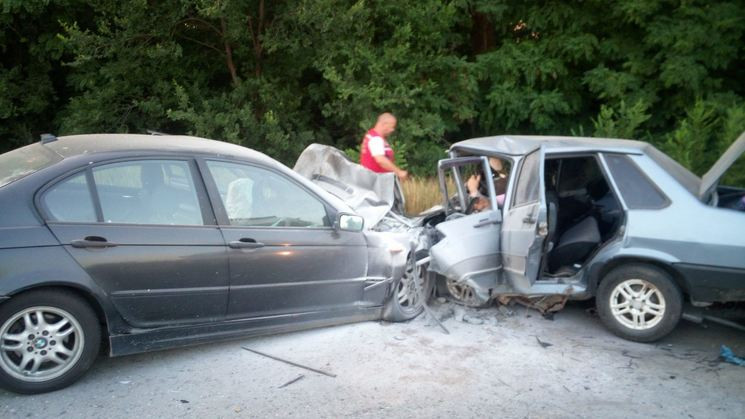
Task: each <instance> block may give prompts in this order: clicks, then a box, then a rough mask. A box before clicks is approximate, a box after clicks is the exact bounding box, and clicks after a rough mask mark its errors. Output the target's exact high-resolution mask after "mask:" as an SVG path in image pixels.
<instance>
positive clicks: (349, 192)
mask: <svg viewBox="0 0 745 419" xmlns="http://www.w3.org/2000/svg"><path fill="white" fill-rule="evenodd" d="M293 170H294V171H295V172H297V173H299V174H300V175H302V176H304V177H306V178H308V179H310V180H311V181H312V182H313V183H315V184H316V185H318V186H320V187H321V188H323V189H324V190H326V191H328V192H329V193H331V194H333V195H335V196H337V197H338V198H339V199H341V200H342V201H344V202H345V203H347V205H349V206H350V207H352V209H354V211H355V212H356V213H357V214H358V215H360V216H362V217H363V218H364V219H365V226H366V228H372V227H373V226H375V225H377V224H378V222H380V221H381V220H382V219H383V218H384V217H385V216H386V214H388V212H389V211H391V209H393V208H394V206H396V207H398V205H397V199H396V194H397V192H396V189H397V187H396V176H395V175H394V174H393V173H375V172H373V171H371V170H368V169H366V168H364V167H362V166H360V165H359V164H357V163H354V162H352V161H351V160H349V158H347V156H346V154H344V153H343V152H341V151H339V150H337V149H335V148H334V147H330V146H326V145H322V144H311V145H309V146H308V147H307V148H306V149H305V150H303V152H302V153H301V154H300V157H298V159H297V161H296V162H295V167H294V168H293Z"/></svg>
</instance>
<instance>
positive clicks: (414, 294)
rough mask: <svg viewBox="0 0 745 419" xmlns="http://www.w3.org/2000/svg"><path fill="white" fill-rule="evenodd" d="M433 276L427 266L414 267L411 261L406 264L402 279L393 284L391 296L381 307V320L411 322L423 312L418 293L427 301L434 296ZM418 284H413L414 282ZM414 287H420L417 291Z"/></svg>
mask: <svg viewBox="0 0 745 419" xmlns="http://www.w3.org/2000/svg"><path fill="white" fill-rule="evenodd" d="M433 276H434V274H433V273H432V272H429V271H428V270H427V265H421V266H414V263H413V261H412V260H411V259H409V262H408V263H407V266H406V269H405V271H404V275H403V277H402V278H401V279H400V280H399V281H397V282H396V283H395V288H394V290H393V294H392V295H391V296H390V298H389V299H388V302H387V303H386V304H385V305H384V306H383V320H387V321H390V322H402V321H406V320H411V319H413V318H414V317H416V316H418V315H420V314H421V313H422V311H424V304H423V302H422V299H421V296H420V292H422V293H424V295H425V296H426V297H425V298H426V299H427V300H429V299H430V298H431V297H432V295H433V294H434V278H433ZM415 280H416V281H417V282H418V283H416V284H415V282H414V281H415ZM416 287H421V290H418V289H417V288H416Z"/></svg>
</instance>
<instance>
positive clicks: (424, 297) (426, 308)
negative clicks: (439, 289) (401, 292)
mask: <svg viewBox="0 0 745 419" xmlns="http://www.w3.org/2000/svg"><path fill="white" fill-rule="evenodd" d="M429 260H430V257H429V256H427V257H426V258H423V259H420V260H417V261H416V263H414V275H415V277H414V286H415V287H416V292H417V294H419V298H420V299H421V300H422V307H424V311H425V312H426V313H427V315H428V316H429V318H430V319H432V320H434V321H435V323H437V324H438V325H439V326H440V327H441V328H442V331H443V332H445V334H446V335H449V334H450V331H449V330H448V329H447V328H446V327H445V326H444V325H443V324H442V322H441V321H440V319H438V318H437V316H435V314H434V313H432V310H430V308H429V305H427V298H428V297H429V296H428V295H425V294H424V290H423V289H422V286H421V285H420V284H419V281H417V278H416V276H417V273H416V268H418V267H419V266H422V265H424V264H426V263H429ZM412 262H414V258H412Z"/></svg>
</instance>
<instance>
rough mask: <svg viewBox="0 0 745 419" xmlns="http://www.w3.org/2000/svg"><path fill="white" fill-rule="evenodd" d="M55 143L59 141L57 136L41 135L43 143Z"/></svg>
mask: <svg viewBox="0 0 745 419" xmlns="http://www.w3.org/2000/svg"><path fill="white" fill-rule="evenodd" d="M53 141H57V136H56V135H54V134H41V143H42V144H48V143H51V142H53Z"/></svg>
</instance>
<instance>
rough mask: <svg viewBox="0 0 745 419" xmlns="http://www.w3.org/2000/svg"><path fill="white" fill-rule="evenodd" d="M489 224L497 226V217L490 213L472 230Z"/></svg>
mask: <svg viewBox="0 0 745 419" xmlns="http://www.w3.org/2000/svg"><path fill="white" fill-rule="evenodd" d="M489 224H499V217H497V216H496V215H495V214H494V213H490V214H489V216H488V217H487V218H482V219H480V220H479V221H477V222H476V224H474V225H473V228H479V227H484V226H488V225H489Z"/></svg>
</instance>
